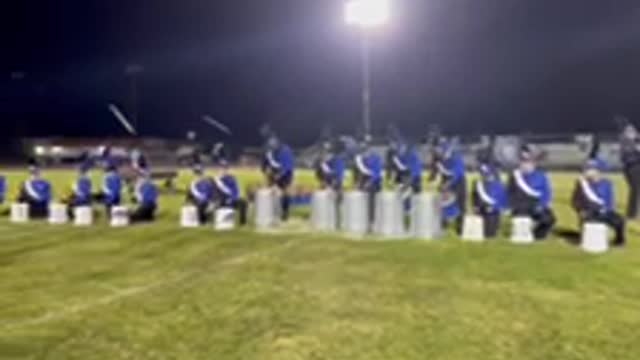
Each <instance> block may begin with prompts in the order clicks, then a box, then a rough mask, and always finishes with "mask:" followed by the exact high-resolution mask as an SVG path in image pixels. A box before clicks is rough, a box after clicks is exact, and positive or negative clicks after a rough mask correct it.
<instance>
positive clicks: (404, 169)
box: [393, 156, 407, 171]
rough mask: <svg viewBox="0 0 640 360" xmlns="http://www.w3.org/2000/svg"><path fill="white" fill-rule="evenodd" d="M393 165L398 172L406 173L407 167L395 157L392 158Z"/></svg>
mask: <svg viewBox="0 0 640 360" xmlns="http://www.w3.org/2000/svg"><path fill="white" fill-rule="evenodd" d="M393 163H394V164H396V167H397V168H398V170H400V171H407V167H406V166H405V165H404V164H403V163H402V161H401V160H400V159H398V157H397V156H393Z"/></svg>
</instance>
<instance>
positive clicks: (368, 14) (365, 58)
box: [345, 0, 391, 134]
mask: <svg viewBox="0 0 640 360" xmlns="http://www.w3.org/2000/svg"><path fill="white" fill-rule="evenodd" d="M390 12H391V0H349V1H347V3H346V4H345V20H346V22H347V24H349V25H352V26H356V27H358V28H359V29H360V31H361V62H362V125H363V126H364V131H365V134H371V131H372V126H371V56H370V44H369V41H370V40H369V35H370V34H369V33H370V32H371V29H373V28H377V27H380V26H383V25H385V24H386V23H387V22H388V21H389V15H390Z"/></svg>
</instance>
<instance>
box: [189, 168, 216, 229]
mask: <svg viewBox="0 0 640 360" xmlns="http://www.w3.org/2000/svg"><path fill="white" fill-rule="evenodd" d="M193 174H194V178H193V180H191V184H190V185H189V189H188V191H187V203H189V204H191V205H193V206H195V207H196V209H197V210H198V221H199V222H200V224H205V223H207V222H209V221H210V220H211V209H210V208H211V204H212V201H213V181H212V180H211V179H209V178H207V177H205V176H204V168H203V166H202V164H201V163H199V162H196V163H194V165H193Z"/></svg>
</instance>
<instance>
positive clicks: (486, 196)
mask: <svg viewBox="0 0 640 360" xmlns="http://www.w3.org/2000/svg"><path fill="white" fill-rule="evenodd" d="M478 170H479V173H480V179H478V180H476V181H475V182H474V183H473V190H472V197H471V198H472V201H473V209H474V211H475V213H476V214H477V215H479V216H481V217H482V220H483V222H484V236H485V237H487V238H494V237H496V236H497V235H498V230H499V228H500V217H501V215H502V213H503V212H504V211H505V210H506V209H507V191H506V189H505V186H504V184H503V183H502V181H501V180H500V173H499V171H498V169H497V168H496V167H495V166H493V165H492V164H490V163H483V164H480V166H479V168H478Z"/></svg>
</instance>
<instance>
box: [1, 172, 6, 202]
mask: <svg viewBox="0 0 640 360" xmlns="http://www.w3.org/2000/svg"><path fill="white" fill-rule="evenodd" d="M6 196H7V179H6V178H5V177H4V176H2V175H0V204H2V203H3V202H4V199H5V197H6Z"/></svg>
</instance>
